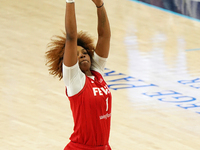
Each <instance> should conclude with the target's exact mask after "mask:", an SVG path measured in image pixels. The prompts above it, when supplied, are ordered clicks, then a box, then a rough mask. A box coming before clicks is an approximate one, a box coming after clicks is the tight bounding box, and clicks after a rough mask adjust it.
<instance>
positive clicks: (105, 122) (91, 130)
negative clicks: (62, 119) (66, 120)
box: [65, 71, 112, 150]
mask: <svg viewBox="0 0 200 150" xmlns="http://www.w3.org/2000/svg"><path fill="white" fill-rule="evenodd" d="M92 74H93V75H94V77H95V78H94V80H93V79H91V78H89V77H87V76H86V81H85V85H84V87H83V89H82V90H81V91H80V92H79V93H78V94H76V95H74V96H71V97H68V98H69V100H70V106H71V110H72V114H73V119H74V132H73V134H72V135H71V137H70V140H71V142H70V143H71V144H70V143H69V144H68V145H67V146H66V148H65V150H67V149H70V150H72V148H70V146H72V145H73V144H76V143H77V147H78V145H79V147H81V148H80V150H81V149H82V150H86V149H87V150H88V149H90V148H91V149H95V148H97V149H99V150H105V149H108V150H111V148H110V146H109V144H108V140H109V134H110V121H111V101H112V97H111V93H110V90H109V89H108V86H107V84H106V82H105V81H104V79H103V77H102V76H101V74H100V73H98V72H96V71H92ZM66 90H67V89H66ZM66 93H67V91H66ZM80 145H82V146H80ZM84 147H85V148H84ZM76 150H78V148H76Z"/></svg>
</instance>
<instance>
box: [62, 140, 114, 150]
mask: <svg viewBox="0 0 200 150" xmlns="http://www.w3.org/2000/svg"><path fill="white" fill-rule="evenodd" d="M64 150H111V148H110V145H104V146H86V145H82V144H78V143H73V142H69V143H68V144H67V146H66V147H65V149H64Z"/></svg>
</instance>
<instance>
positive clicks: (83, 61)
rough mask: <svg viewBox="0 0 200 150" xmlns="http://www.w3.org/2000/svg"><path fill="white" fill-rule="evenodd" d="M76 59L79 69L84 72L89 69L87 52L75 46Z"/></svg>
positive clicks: (89, 63) (89, 62) (89, 61)
mask: <svg viewBox="0 0 200 150" xmlns="http://www.w3.org/2000/svg"><path fill="white" fill-rule="evenodd" d="M77 57H78V62H79V67H80V69H81V70H82V71H83V72H85V71H87V70H89V69H90V67H91V60H90V56H89V54H88V52H87V51H86V50H85V49H84V48H83V47H81V46H77Z"/></svg>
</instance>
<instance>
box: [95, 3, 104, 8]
mask: <svg viewBox="0 0 200 150" xmlns="http://www.w3.org/2000/svg"><path fill="white" fill-rule="evenodd" d="M103 5H104V2H103V3H102V4H101V5H99V6H98V5H96V7H97V8H101V7H103Z"/></svg>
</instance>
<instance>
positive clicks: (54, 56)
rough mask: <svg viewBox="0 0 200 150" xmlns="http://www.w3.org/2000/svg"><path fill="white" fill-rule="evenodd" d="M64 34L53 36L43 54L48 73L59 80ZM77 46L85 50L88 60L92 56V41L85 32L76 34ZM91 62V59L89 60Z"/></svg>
mask: <svg viewBox="0 0 200 150" xmlns="http://www.w3.org/2000/svg"><path fill="white" fill-rule="evenodd" d="M65 41H66V33H65V32H63V36H58V35H54V36H53V37H52V38H51V41H50V42H49V43H48V45H47V48H48V51H47V52H46V53H45V57H46V59H47V62H46V65H47V66H48V67H49V73H50V74H51V75H53V76H55V77H58V78H59V79H60V80H61V79H62V78H63V74H62V63H63V55H64V50H65ZM77 45H78V46H81V47H83V48H84V49H85V50H87V52H88V54H89V56H90V58H92V56H93V54H94V49H95V47H94V41H93V39H92V38H91V36H89V34H88V33H87V32H83V31H80V32H78V34H77ZM91 60H92V59H91Z"/></svg>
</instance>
